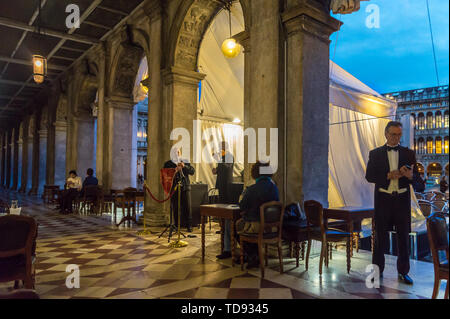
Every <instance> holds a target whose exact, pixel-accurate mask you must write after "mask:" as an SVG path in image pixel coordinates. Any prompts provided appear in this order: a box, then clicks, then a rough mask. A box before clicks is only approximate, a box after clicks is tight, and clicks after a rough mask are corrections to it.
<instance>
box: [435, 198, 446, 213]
mask: <svg viewBox="0 0 450 319" xmlns="http://www.w3.org/2000/svg"><path fill="white" fill-rule="evenodd" d="M432 204H433V206H434V207H435V208H436V211H437V212H443V213H448V201H446V200H434V201H433V202H432Z"/></svg>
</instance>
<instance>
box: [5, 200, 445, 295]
mask: <svg viewBox="0 0 450 319" xmlns="http://www.w3.org/2000/svg"><path fill="white" fill-rule="evenodd" d="M0 196H1V198H2V199H9V200H10V199H15V198H17V199H19V202H20V203H21V206H22V207H23V213H24V214H28V215H32V216H34V217H35V218H36V219H37V221H38V223H39V236H38V244H37V260H36V291H37V292H38V293H39V295H40V296H41V298H57V299H60V298H121V299H122V298H133V299H134V298H170V299H173V298H182V299H186V298H188V299H190V298H202V299H203V298H218V299H225V298H231V299H245V298H250V299H257V298H260V299H266V298H270V299H275V298H281V299H305V298H370V299H378V298H425V297H427V296H428V297H429V296H431V291H432V286H433V266H432V264H429V263H424V262H417V261H412V265H411V272H412V276H413V278H414V279H416V283H415V285H414V286H412V287H410V286H406V285H404V284H402V283H399V282H398V281H397V278H396V272H395V258H389V256H388V258H387V267H386V271H385V278H384V279H383V281H382V283H381V287H380V288H378V289H375V288H373V289H369V288H367V287H366V285H365V276H366V274H365V267H366V266H367V265H368V264H369V263H370V254H369V253H368V252H363V251H360V252H359V253H355V254H354V257H353V258H352V271H351V273H350V275H347V273H346V271H345V269H346V267H345V264H346V261H345V253H344V252H343V251H342V252H341V251H339V250H338V251H336V252H335V253H334V255H333V259H332V260H331V261H330V267H329V268H324V274H323V276H322V278H320V277H319V275H318V263H319V262H318V254H317V252H318V250H319V248H318V247H320V246H317V245H316V246H317V247H316V246H314V247H313V251H312V257H311V258H310V269H309V271H308V272H306V271H305V267H304V261H301V262H300V267H298V268H296V267H295V260H294V259H291V258H285V259H284V269H285V273H284V274H280V273H279V270H278V269H279V268H278V259H276V258H273V259H270V260H269V267H268V268H266V276H265V278H264V279H262V278H261V274H260V271H259V269H250V270H244V271H242V270H241V267H240V266H239V265H237V266H235V267H232V266H231V260H230V259H227V260H221V261H219V260H217V259H216V258H215V255H216V254H218V253H219V250H220V236H219V235H217V234H216V230H218V225H217V224H215V223H213V227H212V229H211V230H209V227H207V228H206V229H207V234H206V246H207V248H206V260H205V262H204V263H203V262H202V261H201V248H200V247H201V246H200V238H201V235H200V229H199V228H195V229H194V233H193V234H194V236H195V237H194V238H186V239H184V240H185V241H187V242H188V246H187V247H184V248H179V249H176V248H169V247H168V245H167V242H168V241H167V237H162V238H158V234H159V233H160V232H161V231H162V230H163V229H162V228H152V229H151V231H152V234H150V235H146V236H139V235H138V230H140V229H141V228H139V227H136V226H132V227H124V226H121V227H120V228H117V227H115V226H114V225H113V221H112V217H111V215H108V214H105V215H103V216H92V215H60V214H59V213H57V212H55V211H54V210H52V207H49V206H45V205H43V204H42V201H41V200H40V199H37V198H33V197H22V196H19V195H17V194H16V193H12V192H10V193H6V192H4V191H0ZM118 217H119V218H120V216H118ZM315 247H316V248H315ZM69 265H77V266H78V269H79V272H80V287H79V288H71V289H69V288H67V286H66V280H68V281H70V276H69V275H70V274H71V272H70V270H69V269H68V266H69ZM66 270H69V271H68V272H66ZM419 273H420V274H421V276H418V275H415V274H419ZM68 276H69V279H68ZM444 284H445V283H444ZM11 287H12V283H0V292H5V291H8V290H11V289H12V288H11ZM444 289H445V286H443V287H442V290H444ZM442 293H443V292H442Z"/></svg>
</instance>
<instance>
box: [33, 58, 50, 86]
mask: <svg viewBox="0 0 450 319" xmlns="http://www.w3.org/2000/svg"><path fill="white" fill-rule="evenodd" d="M46 75H47V59H46V58H44V57H43V56H42V55H37V54H35V55H33V79H34V82H36V83H38V84H40V83H42V82H44V80H45V76H46Z"/></svg>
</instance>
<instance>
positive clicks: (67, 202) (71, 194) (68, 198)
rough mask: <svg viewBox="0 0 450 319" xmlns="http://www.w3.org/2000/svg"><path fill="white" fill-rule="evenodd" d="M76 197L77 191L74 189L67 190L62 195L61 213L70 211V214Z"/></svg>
mask: <svg viewBox="0 0 450 319" xmlns="http://www.w3.org/2000/svg"><path fill="white" fill-rule="evenodd" d="M77 196H78V190H77V189H76V188H69V189H67V190H66V191H65V192H64V194H63V195H62V200H61V211H62V212H65V211H67V210H68V211H70V212H72V202H73V200H74V199H75V198H76V197H77Z"/></svg>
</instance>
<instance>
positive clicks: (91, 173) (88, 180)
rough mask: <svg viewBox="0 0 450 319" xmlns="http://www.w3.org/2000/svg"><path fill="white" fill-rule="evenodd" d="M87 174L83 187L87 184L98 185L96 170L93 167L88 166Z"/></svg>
mask: <svg viewBox="0 0 450 319" xmlns="http://www.w3.org/2000/svg"><path fill="white" fill-rule="evenodd" d="M86 174H87V176H86V178H85V179H84V181H83V189H84V188H85V187H86V186H91V185H98V179H97V178H96V177H94V170H93V169H92V168H88V169H87V172H86Z"/></svg>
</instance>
